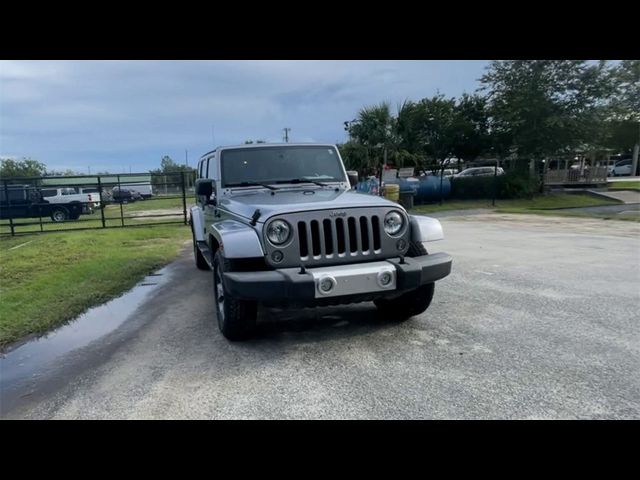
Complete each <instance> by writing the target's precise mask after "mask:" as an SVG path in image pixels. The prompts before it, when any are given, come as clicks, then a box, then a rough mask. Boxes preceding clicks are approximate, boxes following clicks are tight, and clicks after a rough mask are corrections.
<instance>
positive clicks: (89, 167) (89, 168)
mask: <svg viewBox="0 0 640 480" xmlns="http://www.w3.org/2000/svg"><path fill="white" fill-rule="evenodd" d="M87 169H88V170H89V175H91V165H89V166H88V167H87Z"/></svg>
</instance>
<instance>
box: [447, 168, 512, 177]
mask: <svg viewBox="0 0 640 480" xmlns="http://www.w3.org/2000/svg"><path fill="white" fill-rule="evenodd" d="M495 170H496V169H495V167H473V168H467V169H466V170H463V171H461V172H460V173H456V174H455V175H454V178H460V177H462V178H466V177H491V176H493V175H495V174H496V171H495ZM497 174H498V175H504V170H503V169H502V167H498V172H497Z"/></svg>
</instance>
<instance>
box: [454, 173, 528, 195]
mask: <svg viewBox="0 0 640 480" xmlns="http://www.w3.org/2000/svg"><path fill="white" fill-rule="evenodd" d="M494 182H495V191H496V198H502V199H506V198H523V197H528V196H530V195H532V194H533V191H534V186H533V185H532V184H531V182H530V181H529V177H528V176H527V175H526V174H522V173H520V172H517V173H506V174H504V175H498V176H497V177H495V178H494V177H492V176H491V177H469V178H464V177H454V178H452V179H451V198H453V199H461V200H464V199H477V198H493V193H494Z"/></svg>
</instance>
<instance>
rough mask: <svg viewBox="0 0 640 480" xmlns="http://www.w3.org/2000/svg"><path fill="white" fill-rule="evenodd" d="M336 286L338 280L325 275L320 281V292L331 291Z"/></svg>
mask: <svg viewBox="0 0 640 480" xmlns="http://www.w3.org/2000/svg"><path fill="white" fill-rule="evenodd" d="M335 286H336V281H335V280H334V279H333V278H331V277H324V278H321V279H320V280H319V281H318V289H319V290H320V293H329V292H331V290H333V288H334V287H335Z"/></svg>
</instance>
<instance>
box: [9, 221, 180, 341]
mask: <svg viewBox="0 0 640 480" xmlns="http://www.w3.org/2000/svg"><path fill="white" fill-rule="evenodd" d="M190 236H191V233H190V230H189V229H188V228H187V227H185V226H154V227H141V228H127V229H106V230H88V231H82V232H64V233H50V234H47V235H25V236H19V237H12V238H11V237H8V238H2V239H0V300H1V301H0V346H4V345H6V344H7V343H9V342H12V341H15V340H17V339H19V338H21V337H23V336H25V335H28V334H30V333H41V332H46V331H47V330H49V329H51V328H53V327H56V326H58V325H60V324H62V323H64V322H66V321H67V320H69V319H72V318H74V317H76V316H77V315H79V314H80V313H82V312H83V311H85V310H86V309H87V308H90V307H92V306H95V305H99V304H101V303H104V302H105V301H107V300H109V299H111V298H113V297H116V296H118V295H120V294H121V293H123V292H124V291H126V290H128V289H129V288H131V287H133V286H134V285H135V284H136V283H137V282H138V281H139V280H140V279H142V278H143V277H144V276H145V275H146V274H148V273H150V272H152V271H154V270H156V269H157V268H159V267H161V266H163V265H165V264H167V263H169V262H170V261H171V260H173V259H174V258H175V257H176V256H177V254H178V252H179V251H180V249H181V247H182V245H183V243H184V241H186V240H188V239H189V238H190ZM26 242H30V243H28V244H26V245H24V246H21V247H19V248H16V249H13V250H10V249H11V248H12V247H15V246H18V245H21V244H24V243H26Z"/></svg>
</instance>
